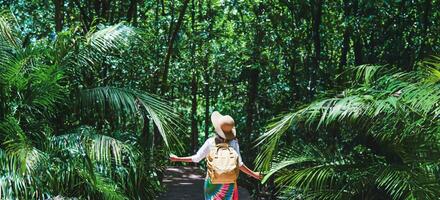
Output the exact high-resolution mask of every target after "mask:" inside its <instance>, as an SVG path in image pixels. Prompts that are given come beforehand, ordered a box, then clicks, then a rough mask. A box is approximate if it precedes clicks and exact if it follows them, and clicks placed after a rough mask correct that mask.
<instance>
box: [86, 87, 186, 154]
mask: <svg viewBox="0 0 440 200" xmlns="http://www.w3.org/2000/svg"><path fill="white" fill-rule="evenodd" d="M106 105H108V108H109V109H110V110H111V111H112V112H114V113H116V115H117V116H118V117H122V116H139V115H140V116H141V117H147V116H144V115H143V112H144V111H145V112H146V113H147V114H148V115H149V116H150V117H151V119H152V120H153V122H154V123H155V124H156V126H157V127H158V129H159V132H160V133H161V135H162V138H163V140H164V142H165V144H166V145H167V146H168V147H169V140H172V141H173V144H176V145H173V147H174V148H178V147H180V148H182V144H181V142H179V140H178V139H177V136H176V134H175V133H176V132H177V131H179V130H181V128H182V127H183V126H182V122H181V121H180V119H181V118H180V117H179V115H178V114H177V113H175V112H174V111H173V110H172V108H171V107H170V106H168V105H167V104H166V103H165V101H164V100H162V99H160V97H158V96H155V95H151V94H147V93H145V92H141V91H137V90H133V89H127V88H116V87H98V88H92V89H86V90H82V91H81V94H80V96H79V103H78V106H79V108H80V109H81V112H82V113H83V114H85V113H90V111H93V112H96V111H97V112H99V113H103V114H104V112H105V108H106Z"/></svg>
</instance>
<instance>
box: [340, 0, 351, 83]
mask: <svg viewBox="0 0 440 200" xmlns="http://www.w3.org/2000/svg"><path fill="white" fill-rule="evenodd" d="M344 25H345V30H344V35H343V41H342V47H341V58H340V59H339V66H338V75H339V76H338V84H339V85H342V84H343V82H344V80H345V79H344V76H343V74H342V73H343V71H344V66H345V65H346V64H347V54H348V51H349V49H350V33H351V23H350V1H349V0H344Z"/></svg>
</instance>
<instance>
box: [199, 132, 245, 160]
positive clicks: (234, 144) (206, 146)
mask: <svg viewBox="0 0 440 200" xmlns="http://www.w3.org/2000/svg"><path fill="white" fill-rule="evenodd" d="M214 145H215V141H214V137H210V138H208V139H207V140H206V141H205V143H204V144H203V145H202V147H200V149H199V150H198V151H197V153H196V154H194V155H192V156H191V160H192V161H193V162H196V163H198V162H200V161H201V160H202V159H203V158H205V157H206V156H207V155H208V153H209V149H210V147H213V146H214ZM229 146H231V147H232V148H233V149H234V150H235V151H236V152H237V153H238V163H239V166H242V165H243V161H242V159H241V154H240V147H239V146H238V141H237V140H231V141H229Z"/></svg>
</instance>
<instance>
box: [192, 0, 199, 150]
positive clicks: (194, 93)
mask: <svg viewBox="0 0 440 200" xmlns="http://www.w3.org/2000/svg"><path fill="white" fill-rule="evenodd" d="M191 4H192V9H191V65H192V66H196V58H195V53H196V42H195V23H196V19H195V2H194V0H192V1H191ZM192 76H193V77H192V82H191V94H192V104H191V105H192V106H191V153H196V149H197V145H198V136H199V130H198V126H197V121H198V120H197V90H198V87H197V77H198V73H197V68H196V67H194V69H193V75H192Z"/></svg>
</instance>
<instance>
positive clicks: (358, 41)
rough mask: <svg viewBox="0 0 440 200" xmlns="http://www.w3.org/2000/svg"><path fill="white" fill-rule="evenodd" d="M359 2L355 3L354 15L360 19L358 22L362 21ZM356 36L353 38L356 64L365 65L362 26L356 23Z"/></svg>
mask: <svg viewBox="0 0 440 200" xmlns="http://www.w3.org/2000/svg"><path fill="white" fill-rule="evenodd" d="M358 3H359V2H358V0H355V1H353V15H355V16H356V18H357V19H358V20H357V21H360V14H359V8H358V6H359V5H358ZM355 33H356V34H355V35H356V37H354V38H353V51H354V64H355V65H356V66H358V65H361V64H363V62H364V59H363V54H362V37H361V30H360V24H358V23H355Z"/></svg>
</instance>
